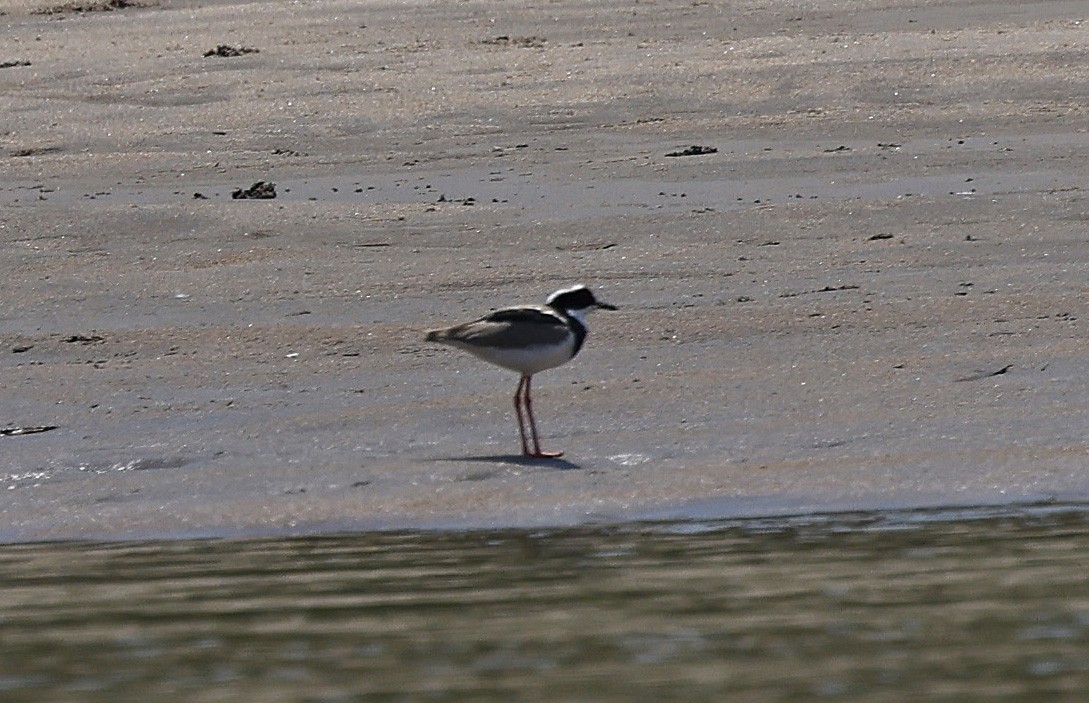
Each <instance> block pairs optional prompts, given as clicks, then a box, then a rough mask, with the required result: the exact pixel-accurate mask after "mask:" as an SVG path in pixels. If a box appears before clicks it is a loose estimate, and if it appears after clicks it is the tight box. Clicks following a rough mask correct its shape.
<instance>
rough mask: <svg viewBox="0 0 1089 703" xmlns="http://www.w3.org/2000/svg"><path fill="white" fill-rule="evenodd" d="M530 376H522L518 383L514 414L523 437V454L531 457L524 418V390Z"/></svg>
mask: <svg viewBox="0 0 1089 703" xmlns="http://www.w3.org/2000/svg"><path fill="white" fill-rule="evenodd" d="M527 378H528V376H522V379H521V380H520V381H518V388H517V389H515V391H514V414H515V415H516V416H517V417H518V434H520V435H521V436H522V454H525V455H526V456H531V453H530V451H529V442H527V441H526V421H525V418H523V417H522V389H523V388H524V387H525V386H526V379H527Z"/></svg>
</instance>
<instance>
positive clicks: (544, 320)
mask: <svg viewBox="0 0 1089 703" xmlns="http://www.w3.org/2000/svg"><path fill="white" fill-rule="evenodd" d="M616 309H617V308H616V306H615V305H610V304H609V303H603V302H601V301H600V300H598V299H597V298H595V297H594V294H593V293H592V292H591V291H590V289H589V288H587V287H586V286H584V285H576V286H571V287H570V288H561V289H560V290H558V291H556V292H555V293H553V294H552V295H550V296H548V298H547V299H546V300H545V304H544V305H526V306H523V307H510V308H502V309H500V310H496V311H494V312H492V313H489V314H487V315H485V316H484V317H481V318H480V319H477V320H473V321H472V322H466V323H464V324H460V325H454V326H453V327H447V328H445V329H438V330H431V331H429V332H428V333H427V336H426V340H427V341H428V342H436V343H439V344H446V345H449V346H452V347H455V348H457V349H461V350H463V351H467V352H469V353H470V354H472V355H473V356H475V357H476V358H478V359H481V360H483V361H487V362H489V363H491V364H495V365H496V366H500V367H502V368H505V369H509V370H511V371H515V372H517V373H518V374H519V375H520V378H519V381H518V387H517V388H516V389H515V391H514V414H515V416H516V417H517V418H518V433H519V435H520V436H521V438H522V454H523V456H526V457H531V458H535V459H554V458H557V457H560V456H563V452H546V451H543V450H542V449H541V439H540V436H539V435H538V433H537V421H536V419H534V417H533V399H532V395H531V386H532V383H533V376H534V374H538V373H540V372H541V371H545V370H547V369H553V368H556V367H557V366H560V365H562V364H566V363H567V362H568V361H571V359H573V358H575V355H576V354H578V353H579V350H580V349H582V345H583V343H584V342H585V341H586V335H587V332H588V329H587V327H586V315H587V313H589V312H590V311H591V310H616ZM527 420H528V424H529V431H528V433H527V431H526V424H527ZM531 440H532V447H531V446H530V441H531Z"/></svg>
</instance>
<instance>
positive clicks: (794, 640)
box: [0, 506, 1089, 703]
mask: <svg viewBox="0 0 1089 703" xmlns="http://www.w3.org/2000/svg"><path fill="white" fill-rule="evenodd" d="M1087 553H1089V508H1086V507H1084V506H1065V507H1064V506H1033V507H1021V508H1003V509H997V510H979V509H976V510H968V511H960V512H956V511H953V512H947V513H942V512H910V511H908V512H900V513H875V514H850V515H837V516H823V517H822V516H815V517H805V518H777V519H767V520H742V521H737V520H735V521H730V522H722V523H713V522H700V523H691V522H684V523H664V524H634V525H627V526H612V527H587V528H579V529H562V530H551V531H547V530H546V531H541V530H534V531H525V530H506V531H489V532H468V533H452V532H438V533H426V532H425V533H405V534H355V535H343V536H329V537H310V538H281V539H268V540H194V541H175V542H153V543H151V542H149V543H111V544H92V543H62V544H32V545H10V546H4V547H0V584H2V585H0V700H2V701H5V702H7V701H11V702H17V701H86V702H94V701H110V702H112V703H115V702H117V701H129V700H140V701H225V700H240V701H261V702H262V703H268V702H275V701H361V700H365V701H455V700H456V701H463V700H472V701H549V702H554V701H632V700H637V701H661V700H678V701H680V700H683V701H722V700H729V701H786V700H807V701H808V700H834V701H842V700H859V701H908V700H910V701H919V700H942V701H1001V700H1011V701H1012V700H1027V699H1029V698H1032V699H1043V698H1044V697H1047V699H1048V700H1064V699H1068V700H1083V695H1084V692H1085V691H1087V690H1089V579H1087V578H1086V567H1085V564H1086V554H1087Z"/></svg>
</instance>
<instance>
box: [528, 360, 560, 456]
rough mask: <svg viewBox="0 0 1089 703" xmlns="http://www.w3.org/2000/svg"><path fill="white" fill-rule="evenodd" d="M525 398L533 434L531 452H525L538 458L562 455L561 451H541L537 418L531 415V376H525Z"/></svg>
mask: <svg viewBox="0 0 1089 703" xmlns="http://www.w3.org/2000/svg"><path fill="white" fill-rule="evenodd" d="M525 382H526V385H525V388H526V390H525V398H524V403H525V406H526V415H527V416H529V429H530V432H531V433H532V434H533V453H532V454H530V453H529V452H525V453H526V454H527V455H529V456H533V457H537V458H538V459H555V458H556V457H558V456H563V452H543V451H541V438H540V437H539V436H538V435H537V420H536V419H534V417H533V399H532V397H531V396H530V384H531V383H532V382H533V377H532V376H526V377H525ZM522 445H523V451H524V448H525V435H524V434H523V439H522Z"/></svg>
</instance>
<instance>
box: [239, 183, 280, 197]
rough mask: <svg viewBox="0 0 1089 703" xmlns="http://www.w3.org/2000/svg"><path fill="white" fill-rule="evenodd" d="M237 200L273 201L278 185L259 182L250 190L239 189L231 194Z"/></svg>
mask: <svg viewBox="0 0 1089 703" xmlns="http://www.w3.org/2000/svg"><path fill="white" fill-rule="evenodd" d="M231 197H232V198H234V199H235V200H271V199H272V198H275V197H276V184H275V183H273V182H272V181H257V182H256V183H254V184H253V185H251V186H250V187H249V188H245V189H243V188H239V189H238V190H235V191H234V192H232V193H231Z"/></svg>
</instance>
